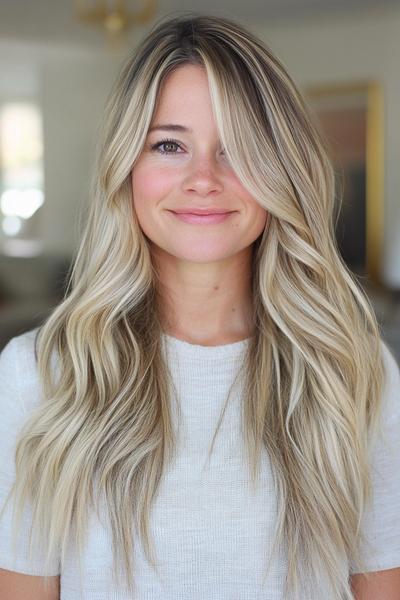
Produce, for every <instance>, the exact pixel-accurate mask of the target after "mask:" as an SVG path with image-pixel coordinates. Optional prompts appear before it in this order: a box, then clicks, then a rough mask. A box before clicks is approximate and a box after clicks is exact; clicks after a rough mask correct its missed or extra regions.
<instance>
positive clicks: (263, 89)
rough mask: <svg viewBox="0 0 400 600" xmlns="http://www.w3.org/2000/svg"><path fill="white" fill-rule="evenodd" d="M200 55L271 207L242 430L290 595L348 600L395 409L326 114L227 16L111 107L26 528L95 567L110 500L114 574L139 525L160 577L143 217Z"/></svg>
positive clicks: (183, 24)
mask: <svg viewBox="0 0 400 600" xmlns="http://www.w3.org/2000/svg"><path fill="white" fill-rule="evenodd" d="M185 63H189V64H197V65H201V66H202V67H204V68H205V69H206V72H207V76H208V81H209V87H210V94H211V98H212V104H213V109H214V111H215V118H216V123H217V126H218V130H219V133H220V138H221V141H222V144H223V146H224V149H225V152H226V155H227V158H228V159H229V161H230V162H231V165H232V167H233V169H234V170H235V172H236V173H237V175H238V177H239V178H240V180H241V181H242V183H243V185H245V186H246V187H247V189H248V190H249V191H250V192H251V193H252V195H253V196H254V198H255V199H256V200H257V201H258V202H259V203H260V204H261V206H263V207H264V208H265V209H266V211H268V220H267V225H266V227H265V230H264V232H263V233H262V235H261V236H260V237H259V238H258V239H257V240H256V242H255V243H254V254H253V257H254V259H253V272H252V282H253V298H254V322H255V325H256V327H255V335H254V336H253V337H252V338H251V339H250V342H249V345H248V349H247V353H246V355H245V358H244V363H243V366H244V368H243V374H244V375H243V377H244V387H243V390H244V394H243V398H242V406H243V413H242V419H243V421H242V424H243V431H244V437H243V439H244V442H245V444H244V451H245V455H246V457H247V459H248V465H249V470H250V473H251V481H252V482H253V484H254V483H255V482H256V480H257V477H258V476H259V464H260V457H261V453H262V452H264V451H267V452H268V455H269V457H270V460H271V464H272V469H273V475H274V482H275V485H276V492H277V498H278V499H277V505H278V507H279V518H278V522H277V526H276V530H275V542H276V544H275V547H278V546H279V545H281V544H282V545H283V547H284V548H285V551H286V554H287V560H288V563H287V564H288V569H287V577H286V585H287V588H286V595H285V597H291V596H290V595H291V594H292V595H293V596H294V595H295V594H296V593H298V592H299V593H300V594H303V595H302V596H300V597H301V598H307V599H308V598H312V597H313V592H314V591H315V589H316V584H317V582H318V581H320V579H321V577H322V576H323V575H325V576H326V578H327V581H328V582H329V583H330V585H331V589H332V595H333V597H334V598H335V599H336V598H343V599H345V600H348V599H350V598H352V597H353V596H352V594H351V589H350V583H349V572H348V564H349V562H350V561H351V562H352V563H353V564H355V565H358V566H359V572H361V571H362V570H363V563H362V561H361V558H360V556H361V554H360V544H361V543H362V541H363V540H362V537H363V536H362V531H361V527H360V523H361V517H362V514H363V511H364V509H365V507H366V506H367V504H368V502H369V500H370V498H371V490H372V484H371V473H370V465H369V461H368V448H369V444H370V440H371V435H373V433H374V432H375V430H376V429H379V427H378V422H379V416H380V413H381V404H382V403H381V393H382V387H383V381H384V364H383V361H382V359H383V356H382V348H381V344H380V340H381V336H380V332H379V326H378V323H377V320H376V317H375V315H374V312H373V308H372V305H371V303H370V301H369V300H368V298H367V296H366V294H365V293H364V291H363V289H362V287H361V286H360V285H359V283H358V281H357V279H356V277H355V276H354V275H353V274H352V273H351V271H350V270H349V269H348V268H347V266H346V265H345V263H344V261H343V259H342V258H341V256H340V254H339V251H338V247H337V244H336V241H335V232H334V226H335V202H336V199H335V177H334V171H333V168H332V165H331V162H330V159H329V150H328V145H327V142H326V141H325V140H324V138H323V137H322V136H321V133H320V131H319V130H318V127H317V125H316V119H315V117H314V114H313V113H312V111H311V110H310V109H309V108H308V106H307V104H306V102H305V100H304V99H303V97H302V95H301V94H300V92H299V91H298V89H297V88H296V86H295V84H294V83H293V81H292V79H291V78H290V76H289V75H288V74H287V72H286V70H285V68H284V67H283V65H282V64H281V63H280V62H279V61H278V60H277V58H276V57H275V56H274V55H273V54H272V53H271V51H270V50H269V49H268V48H267V47H266V46H265V44H264V43H263V42H262V41H261V40H260V39H258V38H257V37H256V36H255V35H253V34H252V33H250V32H249V31H248V30H246V28H245V27H243V26H241V25H239V24H238V23H236V22H234V21H232V20H230V19H227V18H222V17H214V16H208V15H201V14H196V13H189V14H183V15H180V16H175V17H173V18H171V17H169V18H164V19H161V21H159V22H157V23H156V24H155V25H154V26H153V28H152V30H151V31H150V33H149V34H148V35H147V36H146V37H145V39H144V40H143V41H142V42H141V43H140V44H139V47H138V48H137V49H135V51H134V53H133V54H132V56H131V57H129V58H128V59H127V61H126V63H125V64H124V65H123V68H122V70H121V72H120V74H119V77H118V79H117V82H116V84H115V87H114V90H113V92H112V94H111V95H110V98H109V100H108V102H107V106H106V111H105V116H104V120H103V128H102V131H101V135H100V138H99V139H100V141H99V144H98V153H97V162H96V166H95V169H94V173H93V179H92V181H93V183H92V187H91V202H90V204H89V208H88V211H87V213H85V224H84V229H83V233H82V239H81V242H80V245H79V248H78V249H77V251H76V254H75V256H74V260H73V264H72V268H71V271H70V273H69V278H68V286H67V291H66V293H65V297H64V299H63V301H62V302H61V303H59V304H58V305H57V306H56V307H55V308H54V309H53V311H52V312H51V314H50V315H49V316H48V317H47V318H46V320H45V321H44V322H43V323H42V325H41V327H40V329H39V330H38V335H37V339H36V342H37V344H36V349H37V365H38V372H39V375H40V380H41V381H42V383H43V398H42V400H41V402H40V403H39V404H38V406H37V408H36V410H35V412H34V414H32V415H30V416H29V420H28V421H27V423H26V424H25V426H24V428H23V429H22V431H21V434H20V436H19V439H18V445H17V449H16V457H15V458H16V481H15V485H14V488H13V490H12V491H13V494H15V498H16V507H17V510H16V516H15V526H17V522H19V519H20V515H21V512H22V509H23V506H24V504H25V502H26V501H27V500H28V499H30V501H31V502H32V504H33V506H34V507H35V510H34V512H33V532H34V535H35V536H39V535H40V536H41V538H42V540H43V543H44V544H45V545H46V546H47V558H46V560H48V561H50V557H51V556H52V555H53V553H54V552H56V551H57V549H58V550H59V552H60V556H61V565H62V564H63V560H64V558H65V555H66V544H67V541H68V539H69V538H70V536H72V535H73V536H74V538H73V539H74V541H75V543H76V545H77V548H78V556H79V557H80V553H81V551H82V543H83V540H84V535H85V532H86V523H87V518H88V510H89V509H90V507H96V510H97V498H98V497H99V494H104V498H105V500H106V507H107V510H108V515H109V518H110V523H111V528H112V540H113V542H112V543H113V557H114V563H113V567H114V570H113V573H114V575H115V576H116V578H117V580H118V581H119V582H120V583H124V582H125V584H126V586H127V589H128V590H130V591H131V592H132V591H133V590H134V584H135V582H134V567H133V565H134V562H133V558H134V553H133V551H134V543H133V542H134V538H135V536H134V533H137V535H138V536H140V538H141V540H142V543H143V547H144V550H145V554H146V557H147V559H148V560H149V562H150V563H151V564H152V565H153V566H154V568H156V566H157V564H156V563H157V560H156V555H155V553H154V547H153V542H152V535H151V528H150V526H149V522H150V521H149V511H150V508H151V505H152V502H153V499H154V496H155V494H156V491H157V488H158V484H159V482H160V478H161V476H162V474H163V472H164V470H165V469H167V468H168V465H169V464H170V461H171V460H172V457H173V456H174V452H175V449H176V437H175V434H176V432H175V430H174V427H173V420H172V418H171V417H172V414H171V401H172V400H171V398H172V394H171V389H172V388H171V385H172V378H171V376H170V371H169V369H168V363H167V361H166V359H165V356H164V354H163V352H162V333H163V329H162V323H161V319H160V310H159V307H160V304H159V302H158V294H157V274H156V272H155V269H154V266H153V264H152V261H151V255H150V251H149V245H148V242H147V240H146V238H145V236H144V234H143V232H142V231H141V229H140V227H139V224H138V221H137V218H136V216H135V213H134V211H133V202H132V188H131V170H132V168H133V169H134V168H135V161H136V159H137V158H138V156H139V155H140V153H141V150H142V148H143V145H144V142H145V138H146V135H147V131H148V128H149V125H150V122H151V119H152V115H153V112H154V109H155V103H156V99H157V94H158V90H159V88H160V84H161V83H162V82H163V81H164V79H165V77H166V76H167V75H168V73H170V72H171V71H172V70H173V69H176V68H178V67H179V66H180V65H183V64H185ZM54 356H55V357H56V359H57V362H56V365H57V369H55V368H54V362H53V357H54ZM217 429H218V428H217ZM216 433H217V431H216V432H215V434H216ZM214 439H215V438H214ZM95 483H96V485H95ZM89 500H90V501H89ZM132 517H133V518H132ZM266 558H267V557H266ZM119 566H122V567H123V569H122V571H121V572H120V571H119ZM121 574H125V577H122V578H120V576H121ZM319 597H320V596H319Z"/></svg>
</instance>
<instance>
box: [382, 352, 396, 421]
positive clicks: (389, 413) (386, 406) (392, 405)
mask: <svg viewBox="0 0 400 600" xmlns="http://www.w3.org/2000/svg"><path fill="white" fill-rule="evenodd" d="M381 346H382V357H383V366H384V370H385V382H384V387H383V419H384V420H385V421H386V422H391V421H392V420H395V419H400V368H399V364H398V360H397V358H395V355H394V352H393V350H392V348H391V347H390V346H389V345H388V343H387V342H385V341H384V340H381Z"/></svg>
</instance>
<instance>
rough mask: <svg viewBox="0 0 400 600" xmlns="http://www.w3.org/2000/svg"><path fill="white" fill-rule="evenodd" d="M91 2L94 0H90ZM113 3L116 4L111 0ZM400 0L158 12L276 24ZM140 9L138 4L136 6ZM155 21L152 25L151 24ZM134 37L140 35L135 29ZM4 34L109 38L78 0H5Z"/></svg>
mask: <svg viewBox="0 0 400 600" xmlns="http://www.w3.org/2000/svg"><path fill="white" fill-rule="evenodd" d="M87 1H88V4H90V3H91V2H92V3H93V0H87ZM143 1H144V0H127V4H128V6H129V5H130V6H132V9H133V10H135V8H136V7H141V6H142V5H143ZM108 4H109V5H111V2H110V0H108ZM398 4H399V0H379V2H377V1H376V0H246V2H242V1H241V0H219V2H218V9H217V10H216V9H215V6H216V2H215V0H201V3H200V2H193V4H191V5H187V4H186V3H185V0H158V7H159V8H158V10H157V17H156V19H155V20H158V19H160V18H161V17H163V16H164V15H167V14H168V13H176V14H179V13H183V12H187V11H189V10H190V11H194V12H202V13H210V14H217V15H220V16H227V17H228V16H230V17H232V18H237V19H242V20H243V21H246V22H248V23H249V24H250V23H251V22H255V23H260V20H261V21H264V22H266V23H270V22H271V20H274V21H279V20H298V19H303V18H307V19H309V18H312V17H314V16H315V17H317V16H321V15H322V16H332V18H333V17H334V16H335V14H337V13H340V14H343V12H347V13H349V14H350V13H351V14H357V13H360V12H363V11H364V12H365V11H366V10H382V9H384V8H385V7H388V6H390V5H392V6H396V5H397V6H398ZM136 10H137V8H136ZM150 25H151V23H149V25H148V26H146V29H147V28H148V27H150ZM130 35H131V36H132V35H134V34H130ZM1 39H3V40H4V39H8V40H9V39H20V40H21V39H23V40H24V41H25V42H28V41H35V42H38V43H43V42H45V43H62V44H80V45H98V44H101V43H102V42H103V38H102V35H101V33H100V31H98V29H97V28H96V27H90V26H87V25H83V24H81V23H78V22H77V21H76V19H75V17H74V0H35V1H34V2H33V1H32V0H0V41H1Z"/></svg>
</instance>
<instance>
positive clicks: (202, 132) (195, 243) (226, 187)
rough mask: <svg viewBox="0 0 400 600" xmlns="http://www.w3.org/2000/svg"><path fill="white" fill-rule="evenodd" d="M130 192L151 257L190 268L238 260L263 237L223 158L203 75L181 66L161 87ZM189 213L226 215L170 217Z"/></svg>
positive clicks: (260, 221) (254, 206) (262, 216)
mask: <svg viewBox="0 0 400 600" xmlns="http://www.w3.org/2000/svg"><path fill="white" fill-rule="evenodd" d="M132 191H133V203H134V209H135V211H136V215H137V218H138V221H139V224H140V227H141V229H142V230H143V232H144V233H145V234H146V236H147V237H148V238H149V240H150V245H151V247H152V248H153V250H156V252H157V255H158V256H160V255H161V256H162V255H164V256H165V253H167V254H168V255H169V256H168V258H169V259H171V258H175V259H176V260H181V261H190V262H196V263H211V262H215V261H220V260H226V259H229V258H233V257H236V258H238V256H239V254H241V253H243V252H248V251H249V250H250V246H251V244H252V243H253V242H254V240H256V238H257V237H258V236H259V235H260V234H261V233H262V231H263V229H264V226H265V223H266V218H267V212H266V211H265V209H263V208H262V207H261V206H260V205H259V204H258V203H257V202H256V201H255V200H254V198H253V197H252V196H251V195H250V193H249V192H248V191H247V190H246V189H245V188H244V187H243V185H242V184H241V182H240V181H239V179H238V178H237V176H236V174H235V173H234V171H233V168H232V167H231V166H230V164H229V162H228V160H227V158H226V157H225V156H224V153H223V149H222V147H221V142H220V140H219V139H218V132H217V128H216V124H215V121H214V115H213V112H212V105H211V98H210V93H209V88H208V79H207V74H206V71H205V70H204V69H203V68H202V67H200V66H198V65H188V64H186V65H183V66H181V67H179V68H178V69H176V70H175V71H173V72H172V73H170V74H169V75H168V77H167V79H166V80H165V81H164V84H163V86H162V87H161V90H160V94H159V98H158V103H157V106H156V110H155V113H154V115H153V119H152V122H151V125H150V127H149V132H148V135H147V138H146V142H145V146H144V149H143V151H142V153H141V154H140V156H139V157H138V159H137V161H136V162H135V165H134V168H133V169H132ZM196 209H197V210H201V211H205V212H206V213H207V212H208V211H222V212H224V213H225V214H224V215H219V216H215V215H214V216H211V217H210V216H208V217H207V216H202V217H197V218H196V217H193V215H190V214H186V215H181V217H179V216H177V214H176V211H184V213H191V211H195V210H196Z"/></svg>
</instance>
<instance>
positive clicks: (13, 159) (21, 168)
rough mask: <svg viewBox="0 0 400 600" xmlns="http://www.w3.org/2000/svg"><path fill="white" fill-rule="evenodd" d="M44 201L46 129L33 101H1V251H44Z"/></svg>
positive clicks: (35, 252) (9, 252)
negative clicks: (42, 221)
mask: <svg viewBox="0 0 400 600" xmlns="http://www.w3.org/2000/svg"><path fill="white" fill-rule="evenodd" d="M43 203H44V173H43V131H42V115H41V110H40V108H39V107H38V106H37V105H36V104H34V103H32V102H7V103H3V104H0V220H1V223H0V242H1V246H2V248H1V249H2V253H3V254H9V255H17V256H32V255H35V254H38V253H40V252H41V245H42V243H41V241H40V227H39V225H40V214H41V213H40V210H39V209H40V207H41V206H42V205H43Z"/></svg>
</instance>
